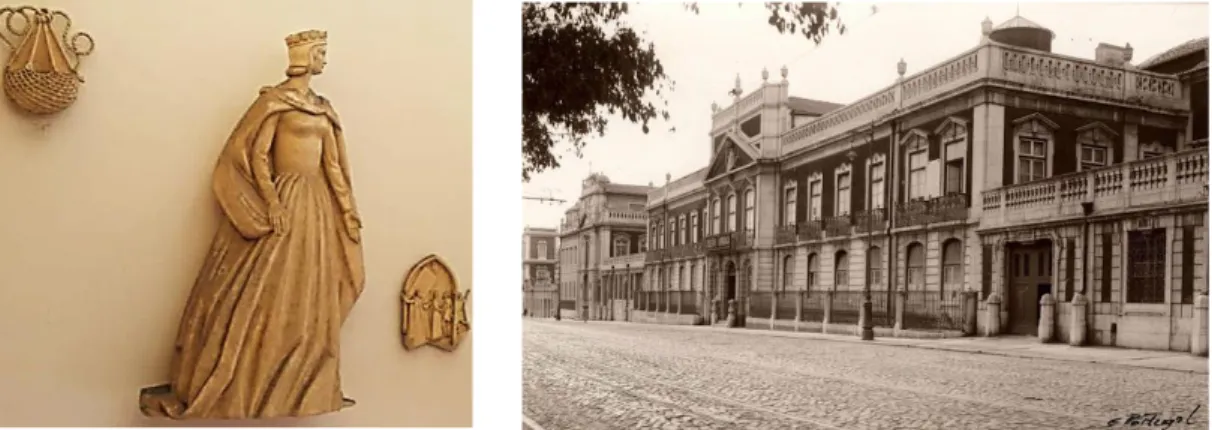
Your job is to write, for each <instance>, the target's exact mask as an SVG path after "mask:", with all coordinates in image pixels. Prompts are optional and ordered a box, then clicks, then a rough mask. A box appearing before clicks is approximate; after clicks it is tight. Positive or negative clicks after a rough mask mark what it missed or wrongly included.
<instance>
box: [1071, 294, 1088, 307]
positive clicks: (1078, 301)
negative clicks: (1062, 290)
mask: <svg viewBox="0 0 1212 430" xmlns="http://www.w3.org/2000/svg"><path fill="white" fill-rule="evenodd" d="M1069 303H1072V304H1074V305H1076V306H1085V305H1086V295H1084V294H1082V292H1081V291H1078V292H1076V293H1073V301H1071V302H1069Z"/></svg>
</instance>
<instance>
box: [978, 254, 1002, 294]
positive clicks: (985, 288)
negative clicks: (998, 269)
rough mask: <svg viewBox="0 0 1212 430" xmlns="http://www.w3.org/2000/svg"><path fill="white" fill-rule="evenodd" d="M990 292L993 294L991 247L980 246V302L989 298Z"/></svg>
mask: <svg viewBox="0 0 1212 430" xmlns="http://www.w3.org/2000/svg"><path fill="white" fill-rule="evenodd" d="M1003 276H1004V275H1003ZM991 292H993V245H983V246H981V300H984V299H985V298H987V297H989V293H991Z"/></svg>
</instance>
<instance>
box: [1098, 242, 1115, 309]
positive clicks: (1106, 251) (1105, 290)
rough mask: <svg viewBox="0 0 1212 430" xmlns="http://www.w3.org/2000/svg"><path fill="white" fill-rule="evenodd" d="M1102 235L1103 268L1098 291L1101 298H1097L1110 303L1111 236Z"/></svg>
mask: <svg viewBox="0 0 1212 430" xmlns="http://www.w3.org/2000/svg"><path fill="white" fill-rule="evenodd" d="M1102 236H1103V243H1102V245H1103V246H1102V248H1103V249H1102V252H1103V258H1102V269H1103V270H1102V272H1103V273H1102V275H1103V276H1102V278H1103V279H1102V281H1103V282H1102V291H1100V293H1101V294H1099V295H1100V296H1101V299H1102V300H1099V301H1101V302H1103V303H1111V302H1112V301H1113V300H1112V299H1111V238H1112V234H1111V233H1103V235H1102Z"/></svg>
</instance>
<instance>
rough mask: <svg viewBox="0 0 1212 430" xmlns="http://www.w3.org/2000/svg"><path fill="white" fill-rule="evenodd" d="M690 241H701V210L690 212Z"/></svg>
mask: <svg viewBox="0 0 1212 430" xmlns="http://www.w3.org/2000/svg"><path fill="white" fill-rule="evenodd" d="M690 243H699V212H698V210H695V212H694V213H692V214H690Z"/></svg>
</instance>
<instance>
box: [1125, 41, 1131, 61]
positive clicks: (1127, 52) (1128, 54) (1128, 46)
mask: <svg viewBox="0 0 1212 430" xmlns="http://www.w3.org/2000/svg"><path fill="white" fill-rule="evenodd" d="M1124 62H1125V63H1130V62H1132V44H1131V43H1125V44H1124Z"/></svg>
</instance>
